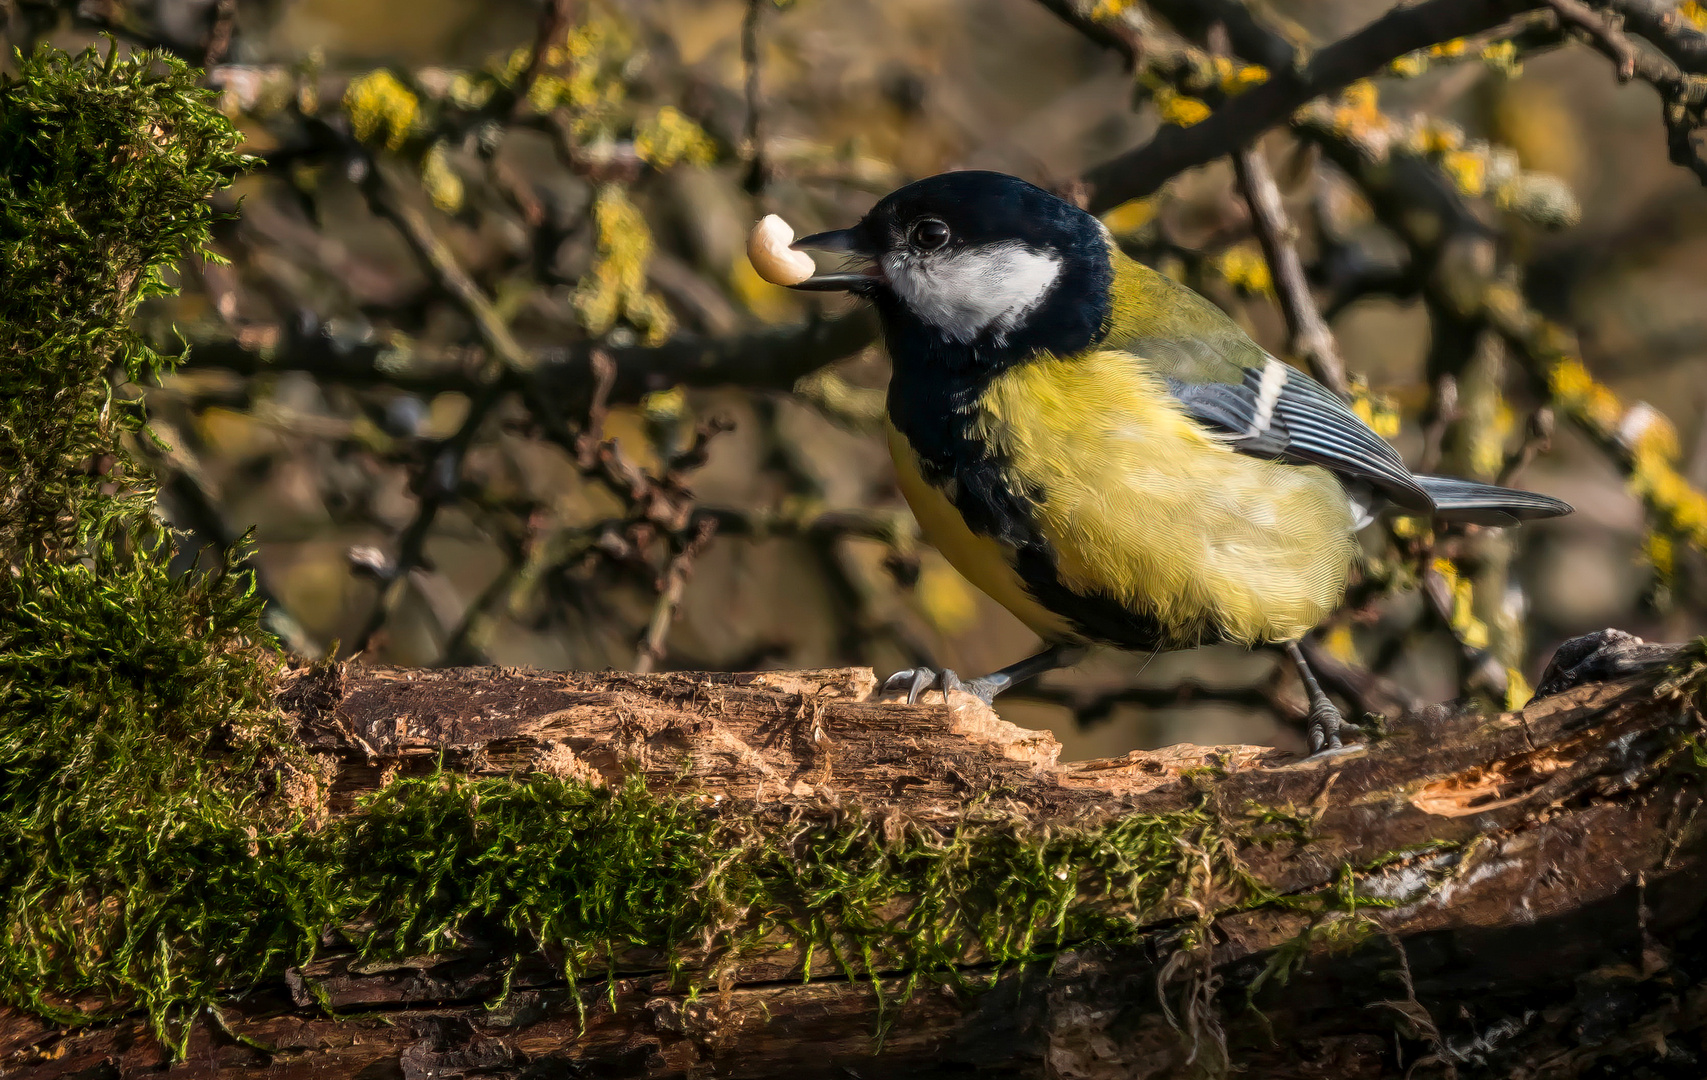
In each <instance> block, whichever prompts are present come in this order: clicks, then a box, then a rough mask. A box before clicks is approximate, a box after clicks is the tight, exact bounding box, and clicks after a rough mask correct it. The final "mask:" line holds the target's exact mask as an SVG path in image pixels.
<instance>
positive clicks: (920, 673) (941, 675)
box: [883, 667, 995, 705]
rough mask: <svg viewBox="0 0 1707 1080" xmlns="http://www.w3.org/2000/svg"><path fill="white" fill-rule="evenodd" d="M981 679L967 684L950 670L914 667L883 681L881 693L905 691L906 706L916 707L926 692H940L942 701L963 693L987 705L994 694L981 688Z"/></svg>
mask: <svg viewBox="0 0 1707 1080" xmlns="http://www.w3.org/2000/svg"><path fill="white" fill-rule="evenodd" d="M983 681H984V680H982V679H973V680H972V681H971V682H969V683H965V682H961V681H960V676H959V675H956V674H955V673H954V670H953V669H952V668H943V669H942V670H941V671H938V670H936V669H935V668H928V667H916V668H905V669H903V670H901V671H897V672H896V673H895V674H893V675H891V676H889V677H888V678H887V679H884V680H883V693H885V694H894V693H899V692H900V691H902V690H905V691H907V704H909V705H917V704H918V703H919V698H920V697H921V696H922V695H923V694H924V692H925V691H926V690H941V691H942V700H943V701H944V702H947V701H948V698H949V695H950V694H954V693H957V692H961V691H964V692H965V693H968V694H971V695H972V696H973V697H975V698H977V699H978V700H980V701H982V702H983V703H984V704H986V705H988V704H989V703H990V699H991V698H993V697H995V694H993V693H991V692H990V690H988V689H986V688H985V687H984V686H983Z"/></svg>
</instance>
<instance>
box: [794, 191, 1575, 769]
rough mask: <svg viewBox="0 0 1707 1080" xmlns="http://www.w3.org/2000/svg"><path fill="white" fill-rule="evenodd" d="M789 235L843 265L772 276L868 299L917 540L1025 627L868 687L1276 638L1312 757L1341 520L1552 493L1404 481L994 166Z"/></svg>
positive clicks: (1375, 447) (1289, 384) (1243, 350)
mask: <svg viewBox="0 0 1707 1080" xmlns="http://www.w3.org/2000/svg"><path fill="white" fill-rule="evenodd" d="M793 246H794V247H795V248H796V249H814V250H822V251H827V252H832V253H836V254H840V255H844V256H847V257H848V258H849V264H848V266H847V267H846V268H845V269H844V270H842V271H840V272H835V273H817V274H814V275H813V276H811V277H809V278H807V279H806V280H805V281H801V282H799V283H798V284H796V285H794V286H792V287H793V288H797V289H806V290H842V291H846V292H850V293H853V294H855V295H857V296H860V297H863V298H865V299H866V300H869V301H870V302H871V303H872V304H874V305H875V306H876V308H877V311H878V314H879V316H880V317H881V321H882V325H883V334H884V339H885V342H886V344H887V346H888V350H889V355H890V358H891V360H892V362H893V369H894V370H893V375H892V377H891V379H890V383H889V391H888V413H889V431H888V441H889V449H890V453H891V455H892V456H893V458H894V462H895V468H896V472H897V475H898V478H899V482H900V487H901V490H902V492H903V493H904V494H905V496H906V499H907V502H908V503H909V504H910V505H911V506H912V509H913V513H914V515H915V516H916V517H917V518H918V521H919V525H920V527H921V529H922V530H923V532H924V533H925V536H926V538H927V539H929V540H930V541H931V542H932V543H933V544H934V545H935V546H936V547H937V548H938V549H939V550H940V551H941V552H942V553H943V555H944V556H945V557H946V558H947V559H948V561H949V562H950V563H951V564H953V566H954V567H955V569H957V570H958V571H960V573H961V574H962V575H964V576H965V577H966V578H967V579H968V580H969V581H971V582H972V583H973V584H975V585H977V586H978V587H979V588H981V589H982V590H983V591H985V592H986V593H988V594H990V596H992V597H994V598H995V599H996V600H997V601H999V602H1000V603H1001V604H1002V605H1004V606H1005V607H1006V608H1007V609H1008V610H1009V611H1011V612H1013V613H1014V614H1015V615H1017V616H1018V617H1019V618H1020V619H1021V620H1022V621H1023V622H1024V623H1025V624H1026V625H1027V626H1029V627H1030V628H1031V629H1032V630H1034V631H1036V632H1037V633H1038V635H1040V636H1041V637H1042V638H1043V640H1044V642H1045V644H1046V646H1047V647H1046V648H1045V649H1044V650H1043V651H1042V652H1040V653H1038V654H1037V655H1035V656H1031V657H1028V658H1026V659H1024V660H1021V661H1019V662H1018V663H1016V664H1013V665H1011V666H1009V667H1005V668H1002V669H1001V670H1000V671H996V672H993V673H991V674H989V675H985V676H983V677H981V678H977V679H971V680H968V681H965V682H962V681H961V680H960V679H959V678H958V677H957V676H956V675H955V673H954V672H952V671H948V670H944V671H940V672H938V671H933V670H932V669H930V668H914V669H909V670H906V671H901V672H897V673H896V674H895V675H893V676H891V677H890V679H889V680H888V682H887V683H886V684H885V686H886V688H887V689H899V688H905V689H907V691H908V700H909V701H915V700H917V698H918V696H919V695H920V693H922V692H923V691H924V690H926V689H928V688H930V687H932V686H936V687H938V688H940V689H942V690H943V691H944V692H945V693H946V692H948V691H951V690H955V689H964V690H966V691H968V692H970V693H972V694H974V695H976V696H977V697H979V698H981V699H983V700H984V701H985V702H989V701H990V700H991V699H992V698H994V697H995V695H997V694H999V693H1001V692H1002V691H1003V690H1005V689H1007V688H1009V687H1011V686H1013V685H1014V684H1015V683H1017V682H1019V681H1021V680H1023V679H1027V678H1030V677H1032V676H1035V675H1038V674H1040V673H1042V672H1044V671H1048V670H1050V669H1052V668H1056V667H1060V666H1063V665H1065V664H1070V663H1073V662H1074V661H1075V660H1076V659H1077V658H1078V656H1079V655H1080V654H1081V652H1082V649H1083V647H1084V646H1086V645H1089V644H1107V645H1114V646H1118V647H1121V648H1126V649H1133V650H1143V651H1154V650H1171V649H1187V648H1192V647H1194V646H1197V645H1201V644H1206V643H1210V642H1220V641H1230V642H1238V643H1240V644H1242V645H1245V646H1247V647H1250V646H1255V645H1258V644H1262V643H1284V644H1285V646H1286V648H1287V650H1288V652H1289V654H1290V655H1291V658H1292V660H1293V662H1294V663H1295V664H1297V666H1298V669H1299V673H1300V675H1301V677H1302V679H1303V681H1304V685H1305V688H1306V690H1307V692H1308V694H1309V697H1310V704H1311V709H1310V743H1311V748H1312V750H1321V749H1326V748H1333V747H1337V746H1339V745H1340V740H1339V729H1340V727H1341V725H1342V723H1343V721H1342V719H1341V717H1340V715H1339V713H1338V711H1337V710H1336V709H1335V708H1334V706H1333V705H1332V704H1331V703H1330V702H1329V701H1328V699H1327V697H1326V695H1325V694H1323V693H1322V691H1321V689H1320V687H1319V686H1318V685H1317V682H1316V680H1315V678H1314V677H1313V676H1312V675H1311V673H1310V669H1309V666H1308V664H1307V663H1306V662H1305V660H1304V656H1303V653H1302V652H1301V651H1300V650H1299V648H1298V645H1297V642H1298V640H1299V639H1300V638H1301V637H1302V636H1303V635H1304V634H1305V633H1307V632H1308V631H1309V630H1310V629H1312V628H1313V627H1315V626H1316V625H1317V624H1318V623H1320V622H1321V621H1322V620H1323V619H1324V618H1326V617H1327V616H1328V615H1329V614H1330V613H1331V612H1332V611H1333V610H1334V608H1335V607H1336V606H1337V605H1338V604H1339V602H1340V600H1341V598H1342V596H1343V594H1344V591H1345V587H1346V583H1347V578H1348V576H1349V574H1350V572H1351V569H1352V566H1353V564H1354V562H1355V560H1356V557H1357V551H1358V548H1357V543H1356V540H1355V535H1354V534H1355V533H1356V532H1357V530H1358V529H1360V528H1362V527H1364V526H1366V525H1368V524H1369V523H1370V522H1371V521H1372V520H1373V519H1374V517H1375V515H1376V514H1377V513H1378V512H1379V511H1380V510H1381V509H1382V508H1383V507H1384V506H1386V505H1389V504H1391V505H1396V506H1398V507H1400V508H1402V509H1404V510H1405V511H1408V512H1411V513H1416V514H1433V515H1434V516H1436V517H1438V518H1440V519H1442V520H1446V521H1461V522H1472V523H1475V524H1478V525H1511V524H1515V523H1516V522H1518V521H1520V520H1524V519H1528V518H1540V517H1552V516H1554V515H1558V514H1566V513H1569V512H1570V510H1571V508H1570V507H1569V506H1568V505H1566V504H1565V503H1563V502H1560V501H1559V500H1557V499H1552V498H1548V497H1547V496H1545V495H1537V494H1534V493H1531V492H1526V491H1513V490H1510V489H1507V488H1499V487H1492V486H1489V485H1486V484H1477V483H1472V482H1470V481H1467V480H1460V479H1454V478H1450V477H1443V476H1416V475H1413V474H1412V473H1411V471H1410V470H1409V469H1407V468H1406V467H1405V464H1404V462H1403V461H1402V460H1401V459H1400V457H1399V455H1398V454H1397V453H1396V452H1395V451H1394V449H1393V448H1392V447H1391V446H1390V445H1388V444H1387V443H1386V442H1385V441H1384V440H1382V438H1381V437H1380V436H1378V435H1377V434H1376V433H1375V432H1374V431H1372V430H1371V429H1370V428H1369V427H1368V425H1366V424H1365V423H1364V422H1363V421H1362V420H1361V419H1359V418H1358V416H1357V415H1356V414H1355V413H1353V412H1352V411H1351V410H1350V409H1348V408H1347V407H1346V406H1345V405H1344V404H1342V403H1341V401H1340V399H1339V398H1338V397H1336V396H1335V395H1334V394H1333V393H1331V392H1330V391H1328V390H1327V389H1326V388H1325V387H1323V386H1322V385H1321V384H1320V383H1317V382H1316V381H1315V380H1313V379H1311V378H1310V377H1309V376H1308V375H1306V374H1304V373H1303V372H1302V371H1299V370H1297V369H1296V368H1293V367H1291V366H1289V365H1287V364H1285V363H1283V362H1282V361H1280V360H1278V359H1276V358H1275V357H1273V356H1271V355H1269V354H1268V353H1267V352H1265V351H1263V349H1262V348H1261V347H1260V346H1258V345H1257V344H1256V342H1254V341H1252V340H1251V339H1250V338H1249V337H1248V336H1247V335H1246V334H1245V333H1244V331H1242V330H1241V329H1240V328H1239V326H1238V324H1237V323H1235V322H1234V321H1233V320H1232V319H1231V318H1229V317H1228V316H1227V315H1226V314H1225V313H1223V312H1222V311H1221V309H1220V308H1218V307H1216V306H1215V305H1214V304H1213V303H1211V302H1210V301H1208V300H1206V299H1204V298H1203V297H1202V296H1199V295H1198V294H1197V293H1195V292H1193V291H1192V290H1191V289H1189V288H1186V287H1185V286H1183V285H1180V284H1179V283H1177V282H1175V281H1173V280H1172V279H1170V278H1168V277H1166V276H1164V275H1162V274H1160V273H1157V272H1156V271H1154V270H1151V269H1150V268H1149V267H1146V266H1144V265H1143V264H1141V263H1139V262H1137V261H1135V260H1133V259H1131V258H1128V257H1127V256H1126V255H1125V254H1124V253H1123V252H1121V250H1120V248H1119V247H1118V246H1116V244H1115V243H1114V240H1113V238H1112V237H1111V236H1110V234H1109V231H1108V230H1107V229H1106V228H1104V227H1103V225H1102V223H1101V222H1099V221H1098V220H1097V219H1096V218H1095V217H1093V216H1091V215H1090V214H1088V213H1086V212H1085V211H1083V210H1081V209H1079V208H1078V207H1075V206H1073V205H1071V204H1070V203H1068V202H1065V201H1064V200H1062V199H1059V198H1057V197H1056V196H1054V195H1052V194H1050V193H1049V192H1047V191H1044V190H1042V189H1041V188H1038V187H1034V186H1032V185H1031V184H1028V183H1026V182H1025V181H1023V180H1020V179H1017V178H1016V177H1012V176H1006V175H1003V174H1001V173H993V172H953V173H946V174H943V175H940V176H933V177H929V178H927V179H924V180H920V181H918V182H916V183H913V184H909V185H907V186H906V187H903V188H901V189H900V190H898V191H895V192H893V193H892V194H890V195H889V196H887V197H886V198H884V199H883V200H882V201H881V202H879V203H878V204H877V205H876V206H875V207H874V208H873V209H872V210H871V212H870V213H868V214H867V215H866V216H865V217H864V218H863V219H862V220H861V221H860V222H859V224H857V225H855V226H853V227H852V228H848V229H839V230H836V231H833V232H823V233H818V234H816V235H814V236H807V237H804V238H802V239H800V240H798V241H796V242H795V243H794V245H793Z"/></svg>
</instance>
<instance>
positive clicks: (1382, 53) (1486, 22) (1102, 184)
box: [1084, 0, 1535, 213]
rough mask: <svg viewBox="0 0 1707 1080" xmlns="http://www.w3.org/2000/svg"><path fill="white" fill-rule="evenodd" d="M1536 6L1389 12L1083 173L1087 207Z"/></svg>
mask: <svg viewBox="0 0 1707 1080" xmlns="http://www.w3.org/2000/svg"><path fill="white" fill-rule="evenodd" d="M1534 6H1535V5H1534V4H1533V3H1525V2H1522V0H1423V2H1422V3H1418V4H1410V5H1405V6H1401V7H1397V8H1394V9H1393V10H1391V11H1389V12H1388V13H1387V14H1385V15H1383V16H1381V17H1380V18H1379V19H1376V20H1375V21H1374V22H1372V23H1370V24H1369V25H1368V26H1366V27H1364V28H1363V29H1362V30H1359V31H1358V32H1357V33H1355V34H1352V35H1350V36H1349V37H1346V38H1342V39H1341V40H1339V41H1337V42H1335V43H1333V44H1332V45H1329V46H1327V47H1325V48H1323V49H1321V50H1320V51H1319V52H1317V53H1316V54H1315V55H1314V56H1312V57H1311V59H1310V60H1309V62H1308V63H1306V64H1304V65H1302V66H1301V67H1296V68H1288V69H1284V70H1278V71H1271V72H1269V78H1268V80H1267V81H1266V82H1264V83H1262V84H1260V85H1258V86H1254V87H1252V88H1250V89H1249V90H1246V91H1245V92H1244V93H1242V94H1239V95H1238V96H1236V97H1233V98H1231V99H1229V100H1228V101H1227V102H1226V104H1224V105H1222V106H1221V107H1220V108H1219V109H1217V110H1215V111H1214V112H1213V113H1211V114H1210V115H1209V116H1208V117H1207V118H1206V119H1204V120H1202V121H1201V122H1199V123H1196V124H1193V125H1191V126H1190V127H1176V126H1173V125H1164V126H1163V127H1162V129H1161V130H1160V131H1158V132H1157V133H1156V136H1155V138H1153V139H1151V140H1150V141H1149V142H1148V143H1146V144H1145V145H1143V146H1140V147H1138V148H1136V149H1134V150H1130V151H1127V152H1126V153H1124V154H1120V155H1118V156H1116V157H1114V158H1112V159H1110V160H1108V161H1105V162H1103V163H1102V164H1100V165H1097V166H1096V167H1094V168H1092V169H1091V170H1090V171H1089V172H1087V173H1086V174H1085V177H1084V180H1085V183H1086V185H1087V187H1088V198H1087V200H1086V205H1087V208H1088V209H1089V210H1090V211H1091V212H1092V213H1102V212H1103V211H1105V210H1109V209H1112V208H1113V207H1116V206H1118V205H1120V204H1121V203H1123V202H1126V201H1128V200H1130V199H1138V198H1143V197H1144V196H1146V195H1150V194H1152V193H1154V192H1155V191H1156V190H1157V189H1158V188H1160V187H1161V186H1162V185H1163V184H1164V183H1166V182H1167V181H1168V180H1169V179H1171V178H1172V177H1173V176H1175V175H1176V174H1178V173H1181V172H1184V171H1185V170H1186V169H1189V168H1192V167H1194V166H1197V165H1205V164H1208V163H1209V162H1210V161H1213V160H1214V159H1215V158H1218V157H1221V156H1222V155H1224V154H1229V153H1232V152H1233V151H1235V150H1237V149H1239V148H1241V147H1244V146H1247V145H1249V144H1250V143H1251V142H1252V141H1254V140H1255V139H1256V137H1257V136H1258V135H1261V134H1262V133H1263V132H1264V131H1267V130H1268V129H1269V128H1271V127H1274V126H1276V125H1278V124H1281V123H1284V122H1285V120H1286V118H1287V117H1288V116H1290V115H1291V114H1292V113H1293V111H1295V110H1296V109H1297V108H1298V107H1299V106H1301V105H1303V104H1305V103H1307V102H1309V101H1310V100H1312V99H1314V98H1317V97H1320V96H1321V95H1323V94H1328V93H1332V92H1333V91H1335V90H1339V89H1341V88H1343V87H1345V86H1347V85H1349V84H1350V83H1352V82H1355V81H1356V80H1358V79H1362V78H1366V77H1368V76H1370V75H1373V74H1375V73H1376V72H1378V71H1380V70H1381V69H1382V68H1383V67H1385V66H1386V65H1387V64H1389V63H1391V62H1392V61H1394V60H1396V59H1398V58H1399V57H1401V56H1404V55H1405V54H1407V53H1410V52H1415V51H1416V50H1418V49H1426V48H1428V47H1429V46H1430V45H1435V44H1438V43H1440V42H1442V41H1450V40H1452V39H1453V38H1460V37H1464V36H1466V35H1469V34H1475V33H1479V32H1480V31H1483V30H1486V29H1488V28H1490V27H1493V26H1496V25H1498V24H1499V23H1500V22H1502V21H1503V20H1505V19H1507V18H1510V17H1511V16H1512V15H1515V14H1517V13H1519V12H1522V11H1526V10H1529V9H1531V8H1533V7H1534Z"/></svg>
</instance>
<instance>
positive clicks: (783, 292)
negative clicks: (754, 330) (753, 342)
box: [729, 252, 800, 323]
mask: <svg viewBox="0 0 1707 1080" xmlns="http://www.w3.org/2000/svg"><path fill="white" fill-rule="evenodd" d="M729 287H730V289H731V290H732V291H733V292H734V293H735V298H736V299H738V300H740V301H741V303H742V304H744V305H745V306H746V308H747V310H748V311H750V312H752V313H753V314H754V315H757V316H758V317H759V318H760V319H762V320H764V321H765V322H768V323H776V322H783V321H784V320H786V319H791V318H794V317H795V316H796V315H797V314H798V313H799V311H800V308H799V306H798V305H797V304H796V302H795V300H794V297H795V295H796V294H795V293H793V292H791V291H789V290H788V289H785V288H783V287H782V286H780V285H773V284H771V283H770V282H768V281H766V280H765V279H764V278H762V277H760V276H759V272H758V271H757V270H754V269H753V264H752V263H751V262H750V261H748V259H747V255H746V252H742V253H740V254H738V255H736V256H735V261H734V262H733V263H732V264H731V265H730V267H729Z"/></svg>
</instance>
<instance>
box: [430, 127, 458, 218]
mask: <svg viewBox="0 0 1707 1080" xmlns="http://www.w3.org/2000/svg"><path fill="white" fill-rule="evenodd" d="M421 186H422V187H424V188H426V190H427V195H428V197H429V198H431V199H432V200H433V205H434V206H436V207H438V208H439V209H440V210H443V211H444V212H445V213H447V214H454V213H456V212H457V211H458V210H461V209H462V198H463V188H462V177H460V176H458V175H457V174H456V171H455V170H454V169H452V168H451V167H450V155H449V154H447V153H446V152H445V144H444V143H443V142H442V141H441V142H436V143H434V144H433V148H432V149H431V150H428V151H427V156H426V157H424V158H422V159H421Z"/></svg>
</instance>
